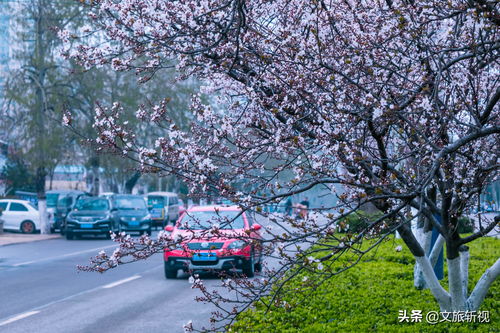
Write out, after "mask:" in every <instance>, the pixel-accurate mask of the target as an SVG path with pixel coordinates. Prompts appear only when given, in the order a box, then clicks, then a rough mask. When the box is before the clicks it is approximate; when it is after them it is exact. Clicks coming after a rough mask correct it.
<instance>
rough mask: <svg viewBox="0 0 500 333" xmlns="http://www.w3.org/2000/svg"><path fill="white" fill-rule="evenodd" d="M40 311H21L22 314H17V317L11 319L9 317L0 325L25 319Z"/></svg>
mask: <svg viewBox="0 0 500 333" xmlns="http://www.w3.org/2000/svg"><path fill="white" fill-rule="evenodd" d="M39 312H40V311H30V312H25V313H21V314H19V315H17V316H15V317H12V318H10V319H7V320H6V321H3V322H1V323H0V326H4V325H7V324H10V323H13V322H15V321H18V320H21V319H24V318H26V317H29V316H32V315H35V314H37V313H39Z"/></svg>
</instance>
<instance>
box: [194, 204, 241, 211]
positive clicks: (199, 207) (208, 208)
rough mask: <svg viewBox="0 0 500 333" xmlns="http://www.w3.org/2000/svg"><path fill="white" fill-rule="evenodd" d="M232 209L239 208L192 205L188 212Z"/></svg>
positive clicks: (236, 209)
mask: <svg viewBox="0 0 500 333" xmlns="http://www.w3.org/2000/svg"><path fill="white" fill-rule="evenodd" d="M216 209H217V210H218V211H232V212H240V211H241V208H240V207H238V206H221V205H209V206H194V207H191V208H189V209H188V210H187V211H188V212H211V211H215V210H216Z"/></svg>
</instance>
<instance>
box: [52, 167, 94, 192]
mask: <svg viewBox="0 0 500 333" xmlns="http://www.w3.org/2000/svg"><path fill="white" fill-rule="evenodd" d="M85 175H86V170H85V168H84V167H83V166H81V165H58V166H56V168H55V169H54V173H53V175H52V176H50V175H49V177H47V180H46V183H45V188H46V189H47V190H81V191H85V190H86V188H87V183H86V181H85Z"/></svg>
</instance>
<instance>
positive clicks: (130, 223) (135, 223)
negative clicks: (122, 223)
mask: <svg viewBox="0 0 500 333" xmlns="http://www.w3.org/2000/svg"><path fill="white" fill-rule="evenodd" d="M128 225H129V226H131V227H137V226H138V225H139V222H129V223H128Z"/></svg>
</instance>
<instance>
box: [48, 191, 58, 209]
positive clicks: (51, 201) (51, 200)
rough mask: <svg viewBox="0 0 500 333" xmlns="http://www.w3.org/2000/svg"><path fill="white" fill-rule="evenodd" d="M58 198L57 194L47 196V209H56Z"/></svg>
mask: <svg viewBox="0 0 500 333" xmlns="http://www.w3.org/2000/svg"><path fill="white" fill-rule="evenodd" d="M58 198H59V193H49V194H47V207H56V206H57V199H58Z"/></svg>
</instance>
